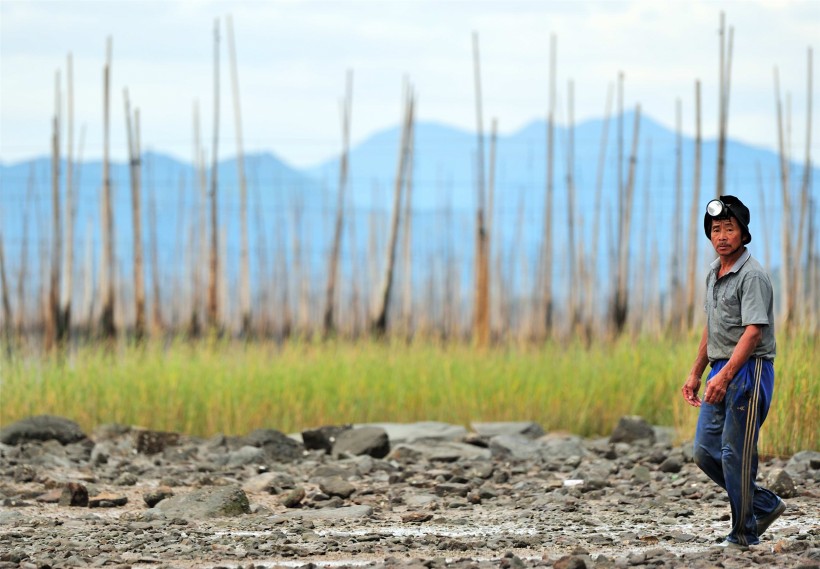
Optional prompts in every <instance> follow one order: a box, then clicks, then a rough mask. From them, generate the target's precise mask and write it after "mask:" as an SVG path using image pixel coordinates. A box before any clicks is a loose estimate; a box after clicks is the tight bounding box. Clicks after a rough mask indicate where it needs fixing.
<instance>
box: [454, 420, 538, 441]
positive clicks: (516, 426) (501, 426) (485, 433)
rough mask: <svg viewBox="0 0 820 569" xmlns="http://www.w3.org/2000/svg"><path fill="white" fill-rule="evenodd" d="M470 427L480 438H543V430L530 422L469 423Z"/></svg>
mask: <svg viewBox="0 0 820 569" xmlns="http://www.w3.org/2000/svg"><path fill="white" fill-rule="evenodd" d="M470 427H472V429H473V430H474V431H475V432H476V433H478V434H479V435H480V436H482V437H488V438H492V437H496V436H499V435H523V436H525V437H529V438H531V439H537V438H538V437H541V436H544V429H543V428H542V427H541V425H539V424H538V423H533V422H531V421H519V422H496V423H471V424H470Z"/></svg>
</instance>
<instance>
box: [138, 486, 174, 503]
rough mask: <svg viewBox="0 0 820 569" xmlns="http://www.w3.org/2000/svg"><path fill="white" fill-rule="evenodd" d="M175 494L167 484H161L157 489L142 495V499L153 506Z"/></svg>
mask: <svg viewBox="0 0 820 569" xmlns="http://www.w3.org/2000/svg"><path fill="white" fill-rule="evenodd" d="M173 495H174V491H173V490H171V489H170V488H168V487H167V486H160V487H159V488H157V489H155V490H151V491H149V492H146V493H145V494H143V495H142V499H143V501H144V502H145V504H146V505H147V506H148V507H149V508H153V507H154V506H156V505H157V504H159V503H160V502H162V501H163V500H165V499H166V498H170V497H171V496H173Z"/></svg>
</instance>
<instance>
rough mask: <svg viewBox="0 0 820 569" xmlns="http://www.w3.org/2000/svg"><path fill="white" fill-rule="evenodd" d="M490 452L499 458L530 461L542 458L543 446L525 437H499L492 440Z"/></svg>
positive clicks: (516, 435) (518, 435)
mask: <svg viewBox="0 0 820 569" xmlns="http://www.w3.org/2000/svg"><path fill="white" fill-rule="evenodd" d="M490 451H491V452H492V453H493V455H495V456H499V457H509V458H514V459H517V460H528V459H532V458H538V457H539V456H540V452H541V445H539V444H538V442H536V441H534V440H533V439H532V438H530V437H527V436H525V435H520V434H514V435H498V436H495V437H493V438H492V439H490Z"/></svg>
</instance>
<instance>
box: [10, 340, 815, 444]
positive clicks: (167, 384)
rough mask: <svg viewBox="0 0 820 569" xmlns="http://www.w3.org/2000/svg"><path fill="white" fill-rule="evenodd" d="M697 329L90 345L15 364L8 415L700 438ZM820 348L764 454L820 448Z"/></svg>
mask: <svg viewBox="0 0 820 569" xmlns="http://www.w3.org/2000/svg"><path fill="white" fill-rule="evenodd" d="M696 347H697V338H694V337H693V338H689V339H686V340H683V341H680V340H671V339H667V340H637V341H631V340H621V341H618V342H615V343H612V344H599V345H594V346H592V347H584V346H582V345H581V344H570V345H566V344H549V345H546V346H541V347H539V348H537V349H536V348H523V347H518V346H507V347H503V348H502V347H497V348H492V349H487V350H474V349H472V348H471V347H469V346H465V345H455V344H448V345H444V346H442V345H438V344H436V343H432V342H416V343H413V344H411V345H407V344H404V343H398V342H397V343H392V344H391V343H381V342H358V343H355V344H351V343H345V342H324V343H312V342H290V343H287V344H284V345H281V346H279V345H276V344H272V343H248V344H236V343H227V342H226V343H205V342H203V343H199V344H189V343H185V342H182V341H180V342H178V343H174V344H172V345H171V346H170V347H162V346H158V345H147V346H128V345H126V346H121V347H120V348H119V349H118V353H116V354H115V355H110V354H109V355H106V354H104V353H102V352H101V351H100V350H99V349H98V348H96V347H94V346H86V347H81V348H78V349H77V350H75V351H74V352H72V353H71V354H70V355H69V356H68V357H67V359H62V360H59V359H57V358H52V357H27V358H16V359H13V360H10V361H9V360H4V361H3V362H2V364H0V365H2V368H0V424H2V425H6V424H8V423H10V422H13V421H15V420H18V419H20V418H23V417H27V416H31V415H37V414H44V413H48V414H55V415H61V416H65V417H69V418H71V419H73V420H75V421H77V422H78V423H79V424H80V425H81V426H82V427H83V428H84V429H86V430H88V431H90V430H92V429H93V428H94V427H96V426H98V425H100V424H103V423H113V422H116V423H123V424H128V425H139V426H143V427H146V428H151V429H158V430H168V431H177V432H183V433H187V434H192V435H199V436H209V435H212V434H215V433H225V434H245V433H247V432H249V431H251V430H253V429H256V428H263V427H264V428H274V429H278V430H281V431H284V432H294V431H299V430H302V429H304V428H309V427H316V426H320V425H326V424H341V423H364V422H412V421H421V420H435V421H445V422H450V423H456V424H462V425H465V426H469V424H470V423H471V422H472V421H524V420H528V421H536V422H538V423H540V424H541V425H542V426H543V427H544V429H546V430H563V431H569V432H573V433H578V434H581V435H584V436H594V435H608V434H609V433H610V432H611V431H612V429H613V428H614V426H615V424H616V423H617V421H618V419H619V418H620V417H621V416H623V415H628V414H629V415H632V414H634V415H641V416H643V417H645V418H646V419H647V420H648V421H650V422H651V423H653V424H659V425H670V426H674V427H676V428H677V430H678V435H679V438H680V439H688V438H691V436H692V433H693V432H694V425H695V421H696V418H697V411H696V410H695V409H693V408H691V407H688V406H687V405H685V404H684V403H683V400H682V399H681V396H680V386H681V385H682V383H683V381H684V379H685V377H686V373H687V372H688V370H689V368H690V366H691V362H692V358H693V357H694V354H695V351H696ZM818 348H820V345H818V339H817V338H809V337H805V336H798V337H795V338H792V339H790V340H788V341H781V343H780V344H779V345H778V349H779V355H778V359H777V362H776V376H777V380H776V381H777V385H776V389H775V399H774V403H773V405H772V409H771V412H770V414H769V418H768V419H767V422H766V425H765V427H764V429H763V432H762V435H761V452H763V453H765V454H775V455H788V454H792V453H794V452H796V451H799V450H805V449H815V450H816V449H818V448H820V429H818V428H817V425H820V377H818V375H819V373H820V372H818V370H820V350H818Z"/></svg>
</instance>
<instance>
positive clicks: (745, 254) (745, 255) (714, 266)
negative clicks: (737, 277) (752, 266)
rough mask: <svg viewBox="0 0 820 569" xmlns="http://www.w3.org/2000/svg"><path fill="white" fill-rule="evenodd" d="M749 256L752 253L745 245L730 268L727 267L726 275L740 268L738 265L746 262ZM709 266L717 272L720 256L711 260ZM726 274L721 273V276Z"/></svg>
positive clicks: (740, 265)
mask: <svg viewBox="0 0 820 569" xmlns="http://www.w3.org/2000/svg"><path fill="white" fill-rule="evenodd" d="M751 256H752V253H751V252H750V251H749V248H748V247H747V248H746V250H745V251H743V254H742V255H741V256H740V257H739V258H738V260H737V261H735V264H734V265H732V268H731V269H729V270H728V271H726V275H728V274H729V273H736V272H738V271H739V270H740V267H742V266H743V265H744V264H745V263H746V261H748V260H749V257H751ZM709 266H710V267H711V269H712V270H713V271H715V272H717V271H718V269H720V257H718V258H717V259H715V260H714V261H712V263H711V264H710V265H709ZM726 275H723V276H726Z"/></svg>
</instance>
